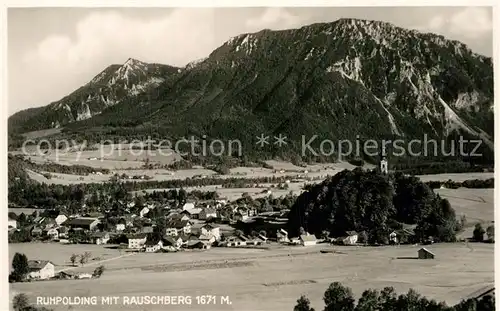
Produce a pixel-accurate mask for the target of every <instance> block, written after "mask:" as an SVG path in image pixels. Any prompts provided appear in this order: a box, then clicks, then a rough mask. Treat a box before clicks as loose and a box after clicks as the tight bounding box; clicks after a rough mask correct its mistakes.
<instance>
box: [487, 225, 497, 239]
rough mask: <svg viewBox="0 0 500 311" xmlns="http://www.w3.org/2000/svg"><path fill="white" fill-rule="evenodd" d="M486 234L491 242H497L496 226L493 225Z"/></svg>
mask: <svg viewBox="0 0 500 311" xmlns="http://www.w3.org/2000/svg"><path fill="white" fill-rule="evenodd" d="M486 234H487V235H488V240H489V241H490V242H495V225H491V226H489V227H488V228H486Z"/></svg>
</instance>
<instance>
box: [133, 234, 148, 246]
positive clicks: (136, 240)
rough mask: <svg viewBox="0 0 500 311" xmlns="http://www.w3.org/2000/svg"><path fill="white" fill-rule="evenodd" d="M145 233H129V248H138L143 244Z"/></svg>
mask: <svg viewBox="0 0 500 311" xmlns="http://www.w3.org/2000/svg"><path fill="white" fill-rule="evenodd" d="M146 238H147V236H146V234H144V233H140V234H135V235H131V236H129V238H128V248H131V249H140V248H142V247H143V246H144V244H145V243H146Z"/></svg>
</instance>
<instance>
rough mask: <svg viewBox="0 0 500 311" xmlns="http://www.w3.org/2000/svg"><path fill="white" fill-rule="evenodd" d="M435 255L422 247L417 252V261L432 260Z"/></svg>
mask: <svg viewBox="0 0 500 311" xmlns="http://www.w3.org/2000/svg"><path fill="white" fill-rule="evenodd" d="M434 257H435V255H434V253H433V252H431V251H430V250H428V249H426V248H425V247H422V248H421V249H419V250H418V259H434Z"/></svg>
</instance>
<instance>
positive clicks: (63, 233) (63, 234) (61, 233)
mask: <svg viewBox="0 0 500 311" xmlns="http://www.w3.org/2000/svg"><path fill="white" fill-rule="evenodd" d="M57 232H58V235H57V237H58V238H59V239H61V238H67V237H68V228H66V227H59V228H57Z"/></svg>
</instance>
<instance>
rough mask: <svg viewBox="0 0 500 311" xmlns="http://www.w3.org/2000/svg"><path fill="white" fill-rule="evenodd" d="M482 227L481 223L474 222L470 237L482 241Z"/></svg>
mask: <svg viewBox="0 0 500 311" xmlns="http://www.w3.org/2000/svg"><path fill="white" fill-rule="evenodd" d="M484 233H485V231H484V229H483V227H482V226H481V224H476V227H475V228H474V231H473V232H472V237H473V239H474V241H476V242H482V241H483V240H484Z"/></svg>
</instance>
